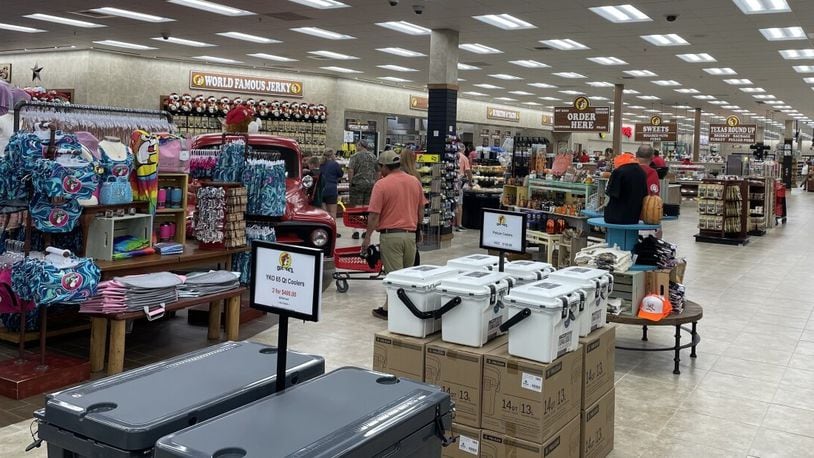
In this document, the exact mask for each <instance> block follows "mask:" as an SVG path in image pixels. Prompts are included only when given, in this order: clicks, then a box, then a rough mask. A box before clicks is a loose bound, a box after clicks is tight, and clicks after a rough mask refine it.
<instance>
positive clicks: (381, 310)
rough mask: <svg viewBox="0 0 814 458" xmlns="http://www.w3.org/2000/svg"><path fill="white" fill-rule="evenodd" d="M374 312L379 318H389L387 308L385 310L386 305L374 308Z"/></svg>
mask: <svg viewBox="0 0 814 458" xmlns="http://www.w3.org/2000/svg"><path fill="white" fill-rule="evenodd" d="M372 313H373V316H375V317H376V318H379V319H381V320H386V319H387V310H385V309H384V307H379V308H377V309H373V312H372Z"/></svg>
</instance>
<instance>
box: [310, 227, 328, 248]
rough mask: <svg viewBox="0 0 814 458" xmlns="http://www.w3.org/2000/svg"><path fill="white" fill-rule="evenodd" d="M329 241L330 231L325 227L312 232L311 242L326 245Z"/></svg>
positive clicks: (317, 245)
mask: <svg viewBox="0 0 814 458" xmlns="http://www.w3.org/2000/svg"><path fill="white" fill-rule="evenodd" d="M327 243H328V231H326V230H325V229H315V230H314V231H313V232H311V244H313V245H314V246H316V247H324V246H325V245H326V244H327Z"/></svg>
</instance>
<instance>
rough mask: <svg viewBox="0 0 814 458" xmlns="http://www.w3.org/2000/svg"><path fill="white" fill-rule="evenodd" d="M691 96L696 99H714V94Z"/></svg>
mask: <svg viewBox="0 0 814 458" xmlns="http://www.w3.org/2000/svg"><path fill="white" fill-rule="evenodd" d="M692 98H694V99H698V100H715V96H712V95H694V96H692Z"/></svg>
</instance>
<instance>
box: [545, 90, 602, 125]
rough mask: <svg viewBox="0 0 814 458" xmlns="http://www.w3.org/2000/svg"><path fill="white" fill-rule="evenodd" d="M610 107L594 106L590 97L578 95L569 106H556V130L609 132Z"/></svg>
mask: <svg viewBox="0 0 814 458" xmlns="http://www.w3.org/2000/svg"><path fill="white" fill-rule="evenodd" d="M608 130H610V107H592V106H591V101H590V100H588V97H577V98H576V99H574V103H573V105H571V106H568V107H554V132H607V131H608Z"/></svg>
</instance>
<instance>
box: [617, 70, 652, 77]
mask: <svg viewBox="0 0 814 458" xmlns="http://www.w3.org/2000/svg"><path fill="white" fill-rule="evenodd" d="M623 73H626V74H628V75H630V76H635V77H636V78H647V77H653V76H659V75H656V74H655V73H653V72H651V71H650V70H625V71H624V72H623Z"/></svg>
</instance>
